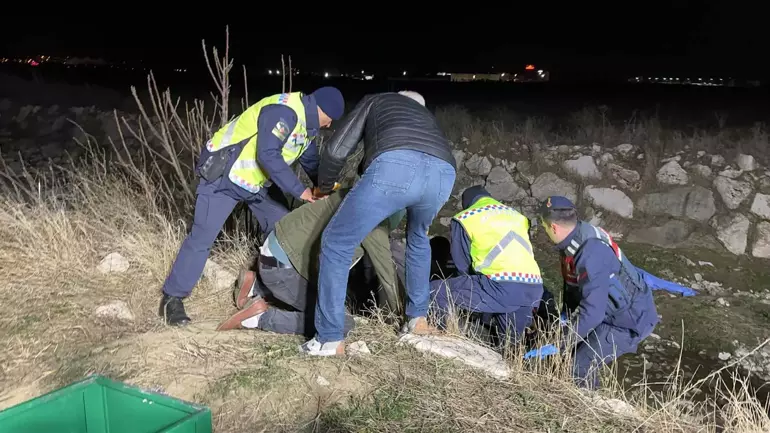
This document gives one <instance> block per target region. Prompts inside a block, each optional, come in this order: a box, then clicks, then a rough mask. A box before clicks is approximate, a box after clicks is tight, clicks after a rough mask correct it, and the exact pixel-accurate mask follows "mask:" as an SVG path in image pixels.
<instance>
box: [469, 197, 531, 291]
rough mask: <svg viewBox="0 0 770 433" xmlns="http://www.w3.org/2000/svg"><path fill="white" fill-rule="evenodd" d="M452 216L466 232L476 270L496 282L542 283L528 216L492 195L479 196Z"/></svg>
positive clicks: (472, 262) (472, 263)
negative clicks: (530, 234)
mask: <svg viewBox="0 0 770 433" xmlns="http://www.w3.org/2000/svg"><path fill="white" fill-rule="evenodd" d="M454 219H455V220H457V222H459V223H460V224H461V225H462V226H463V228H464V229H465V231H466V233H468V238H469V239H470V241H471V251H470V254H471V266H473V269H474V270H475V271H476V272H478V273H480V274H483V275H486V276H487V278H489V279H490V280H494V281H499V282H508V281H510V282H517V283H525V284H543V278H542V277H541V274H540V267H539V266H538V265H537V262H536V261H535V256H534V253H533V251H532V243H531V242H530V240H529V220H528V219H527V217H525V216H524V215H522V214H521V213H519V212H517V211H516V210H514V209H513V208H510V207H508V206H506V205H504V204H502V203H500V202H499V201H497V200H495V199H493V198H492V197H482V198H481V199H479V200H477V201H476V202H475V203H474V204H473V205H472V206H471V207H469V208H468V209H466V210H464V211H462V212H460V213H458V214H457V215H455V216H454Z"/></svg>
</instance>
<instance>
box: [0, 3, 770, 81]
mask: <svg viewBox="0 0 770 433" xmlns="http://www.w3.org/2000/svg"><path fill="white" fill-rule="evenodd" d="M517 3H519V2H511V3H510V4H508V5H507V6H503V5H492V4H491V3H490V4H489V7H488V8H481V7H477V8H474V9H469V8H468V6H467V5H469V4H470V3H467V2H465V3H458V4H457V5H458V6H457V7H451V6H449V3H443V6H441V7H440V8H438V9H436V10H433V11H428V10H425V11H416V10H412V8H404V7H399V6H398V5H396V4H394V5H393V6H388V5H387V4H385V3H357V5H356V7H355V10H350V11H342V10H340V9H341V8H339V7H338V6H334V7H333V8H332V7H324V6H323V5H322V4H321V3H314V4H313V5H314V8H316V10H308V11H307V12H306V13H307V18H304V17H303V18H304V19H303V20H299V19H296V20H291V19H289V18H287V17H288V16H291V13H290V11H286V10H283V11H281V10H279V9H274V10H271V9H265V8H264V7H263V6H262V5H261V4H260V3H253V4H252V5H251V6H249V7H253V8H254V10H253V11H251V10H249V9H248V7H246V6H238V7H237V8H235V9H238V10H241V11H242V12H243V13H233V15H237V16H238V18H233V19H230V20H229V21H226V20H214V21H212V20H207V19H206V15H212V14H213V13H214V12H213V10H214V7H215V6H214V4H212V3H207V4H202V6H206V5H208V6H207V7H210V8H211V11H208V13H207V11H205V10H204V11H203V13H201V12H196V8H197V7H198V6H195V5H193V3H187V6H186V7H185V10H182V11H180V12H179V13H180V14H182V13H187V14H188V15H187V16H169V17H163V18H162V19H160V18H147V16H149V15H151V12H150V13H148V12H147V11H141V12H142V14H141V15H139V14H138V13H127V14H126V15H115V14H110V15H109V19H100V18H98V17H97V16H93V17H91V18H88V15H86V14H79V15H78V16H77V17H72V18H62V17H61V16H40V15H34V16H31V17H24V16H13V15H12V16H8V14H6V15H5V17H4V18H3V21H7V23H6V22H4V23H3V25H2V26H0V50H1V51H0V52H1V53H2V54H5V55H29V54H53V55H77V56H90V57H103V58H109V59H112V60H127V61H137V60H139V59H141V60H144V61H145V62H148V63H150V64H158V65H169V66H174V67H182V66H184V67H201V66H203V57H202V50H201V42H200V41H201V39H202V38H205V39H206V41H207V43H209V44H216V45H218V46H221V45H222V43H223V40H224V26H225V25H226V24H230V40H231V45H232V48H231V55H232V56H234V57H235V58H236V62H238V63H239V64H240V63H246V64H247V65H249V66H252V67H254V66H256V67H264V68H270V67H278V66H279V65H280V63H279V62H280V54H281V53H284V54H292V57H293V60H294V62H295V63H294V64H295V66H297V67H299V68H309V69H316V70H318V69H325V68H334V67H336V68H339V69H348V70H358V69H365V70H370V71H372V72H375V73H377V72H385V71H391V72H392V71H394V70H400V69H407V70H410V72H412V71H413V72H415V73H416V72H420V71H424V72H438V71H441V70H445V71H448V72H451V71H455V72H462V71H468V72H487V71H490V72H491V71H505V70H515V69H520V68H521V67H522V65H524V64H525V63H535V64H537V65H538V66H539V67H541V66H542V67H544V68H547V69H549V70H554V71H555V70H563V71H581V70H582V71H585V70H593V71H602V72H603V73H606V74H608V75H612V74H618V75H619V74H624V75H629V76H630V75H635V74H655V73H664V74H665V73H671V74H674V73H676V74H679V73H681V74H701V73H702V74H704V75H709V74H712V75H734V76H746V77H757V78H762V77H767V76H770V67H769V66H770V60H769V59H770V55H768V53H770V30H768V27H767V26H766V23H767V21H766V20H765V19H764V18H763V17H764V14H763V13H760V11H759V10H758V9H756V8H758V7H759V6H751V5H750V4H746V5H740V4H739V3H736V2H713V1H709V2H683V1H673V2H627V3H622V2H620V3H619V2H615V3H607V5H602V6H601V7H600V6H585V5H583V4H580V5H578V4H575V3H574V2H573V3H571V4H569V5H559V2H548V4H547V5H546V7H542V6H541V7H537V8H536V7H522V6H521V5H519V4H517ZM656 3H659V4H661V5H663V6H656ZM294 4H299V3H294ZM479 4H482V3H479ZM106 5H107V4H102V6H105V7H106ZM757 5H759V3H757ZM460 6H463V8H460ZM260 7H262V9H260ZM425 7H427V6H425ZM503 7H508V8H510V9H501V8H503ZM244 8H245V9H244ZM324 8H326V9H327V11H323V12H320V10H321V9H324ZM100 10H104V9H100ZM247 11H248V13H246V12H247ZM303 12H304V11H298V12H297V14H299V16H300V17H302V13H303ZM316 12H319V13H316ZM351 12H352V15H350V13H351ZM222 13H223V14H226V13H231V12H226V9H225V10H224V11H223V12H222ZM244 15H245V16H246V17H245V18H244V17H243V16H244ZM196 16H197V18H196ZM121 17H122V18H123V19H122V20H121V19H120V18H121ZM137 23H138V24H137ZM493 68H494V69H493Z"/></svg>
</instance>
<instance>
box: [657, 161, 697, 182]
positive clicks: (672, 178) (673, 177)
mask: <svg viewBox="0 0 770 433" xmlns="http://www.w3.org/2000/svg"><path fill="white" fill-rule="evenodd" d="M657 179H658V182H660V183H663V184H666V185H687V182H689V181H690V177H689V176H688V175H687V172H686V171H684V169H683V168H682V166H681V165H679V163H678V162H676V161H669V162H668V163H666V164H665V165H664V166H663V167H661V168H660V170H658V174H657Z"/></svg>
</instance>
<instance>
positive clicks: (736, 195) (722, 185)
mask: <svg viewBox="0 0 770 433" xmlns="http://www.w3.org/2000/svg"><path fill="white" fill-rule="evenodd" d="M713 184H714V188H716V190H717V192H718V193H719V195H720V196H722V201H723V202H724V204H725V206H727V208H728V209H737V208H738V207H739V206H740V205H741V204H742V203H743V202H744V201H746V199H747V198H749V196H750V195H751V192H752V187H751V184H750V183H748V182H745V181H740V180H733V179H729V178H727V177H725V176H722V175H719V176H717V177H716V178H714V182H713Z"/></svg>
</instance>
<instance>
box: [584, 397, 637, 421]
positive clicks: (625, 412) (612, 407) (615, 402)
mask: <svg viewBox="0 0 770 433" xmlns="http://www.w3.org/2000/svg"><path fill="white" fill-rule="evenodd" d="M589 398H590V399H591V403H592V405H593V406H595V407H598V408H601V409H604V410H606V411H608V412H612V413H614V414H615V415H619V416H624V417H629V418H636V417H637V416H638V414H637V412H636V409H634V407H633V406H631V405H630V404H628V403H626V402H625V401H623V400H619V399H617V398H606V397H601V396H599V395H596V394H594V395H591V396H589Z"/></svg>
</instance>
